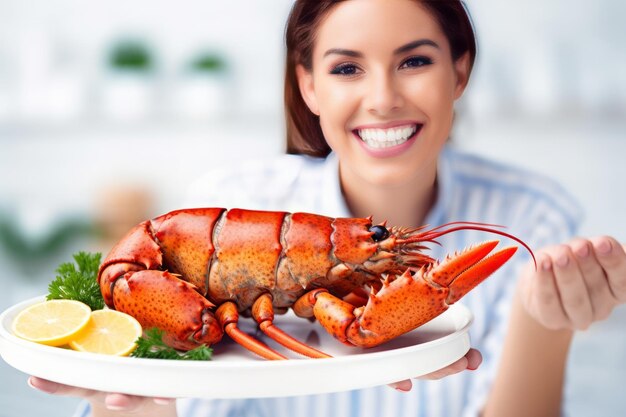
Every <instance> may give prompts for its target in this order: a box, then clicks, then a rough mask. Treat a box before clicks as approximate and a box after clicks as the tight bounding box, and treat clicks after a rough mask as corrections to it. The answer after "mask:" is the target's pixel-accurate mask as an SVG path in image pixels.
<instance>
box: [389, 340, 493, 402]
mask: <svg viewBox="0 0 626 417" xmlns="http://www.w3.org/2000/svg"><path fill="white" fill-rule="evenodd" d="M482 361H483V356H482V355H481V353H480V352H479V351H478V350H476V349H473V348H470V350H468V351H467V353H466V354H465V356H463V357H462V358H461V359H459V360H457V361H456V362H454V363H452V364H450V365H448V366H446V367H445V368H443V369H439V370H438V371H435V372H431V373H429V374H426V375H422V376H421V377H419V378H418V379H428V380H434V379H441V378H444V377H446V376H449V375H454V374H457V373H459V372H462V371H464V370H466V369H469V370H470V371H474V370H476V369H478V367H479V366H480V364H481V363H482ZM388 385H389V386H390V387H391V388H394V389H396V390H398V391H402V392H408V391H411V388H413V383H412V382H411V380H410V379H405V380H404V381H399V382H393V383H391V384H388Z"/></svg>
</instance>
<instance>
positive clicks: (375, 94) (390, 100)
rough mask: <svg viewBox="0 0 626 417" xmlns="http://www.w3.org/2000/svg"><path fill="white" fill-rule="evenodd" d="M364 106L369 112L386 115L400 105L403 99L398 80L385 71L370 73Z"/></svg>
mask: <svg viewBox="0 0 626 417" xmlns="http://www.w3.org/2000/svg"><path fill="white" fill-rule="evenodd" d="M369 81H370V82H369V83H368V84H367V92H366V96H365V106H366V109H367V111H368V112H369V113H370V114H374V115H378V116H386V115H388V114H391V113H393V112H394V111H395V110H397V109H399V108H400V107H402V105H403V104H404V99H403V97H402V90H401V88H400V86H399V82H398V80H397V79H396V78H395V77H393V76H392V75H390V74H388V73H387V72H383V71H381V72H379V73H370V80H369Z"/></svg>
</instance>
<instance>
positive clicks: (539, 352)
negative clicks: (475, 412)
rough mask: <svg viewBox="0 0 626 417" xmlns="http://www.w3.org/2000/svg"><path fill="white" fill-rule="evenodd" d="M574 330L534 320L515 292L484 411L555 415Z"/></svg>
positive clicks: (488, 413)
mask: <svg viewBox="0 0 626 417" xmlns="http://www.w3.org/2000/svg"><path fill="white" fill-rule="evenodd" d="M572 336H573V333H572V331H570V330H559V331H553V330H549V329H547V328H545V327H543V326H542V325H540V324H539V323H537V322H536V321H535V320H534V319H533V318H532V317H531V316H530V315H528V313H527V312H526V310H525V309H524V307H523V305H522V303H521V300H520V299H519V295H516V297H515V299H514V302H513V307H512V312H511V320H510V323H509V330H508V333H507V336H506V338H505V341H504V347H503V352H502V358H501V362H500V366H499V369H498V373H497V374H496V378H495V381H494V384H493V388H492V389H491V393H490V395H489V398H488V400H487V404H486V406H485V408H484V410H483V414H482V415H483V417H492V416H508V417H516V416H524V417H526V416H534V417H543V416H546V417H548V416H558V415H559V414H560V410H561V399H562V396H563V395H562V394H563V382H564V377H565V368H566V365H567V353H568V350H569V346H570V343H571V340H572Z"/></svg>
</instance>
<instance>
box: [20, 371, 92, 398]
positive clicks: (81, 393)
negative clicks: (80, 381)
mask: <svg viewBox="0 0 626 417" xmlns="http://www.w3.org/2000/svg"><path fill="white" fill-rule="evenodd" d="M28 385H30V387H31V388H35V389H37V390H39V391H43V392H45V393H47V394H54V395H63V396H68V397H79V398H85V399H88V398H90V397H92V396H94V395H95V394H96V391H92V390H89V389H85V388H78V387H72V386H70V385H63V384H59V383H58V382H53V381H48V380H47V379H43V378H37V377H36V376H31V377H30V378H28Z"/></svg>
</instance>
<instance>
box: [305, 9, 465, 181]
mask: <svg viewBox="0 0 626 417" xmlns="http://www.w3.org/2000/svg"><path fill="white" fill-rule="evenodd" d="M468 72H469V65H468V59H467V56H464V57H462V58H460V59H459V60H458V61H456V62H453V61H452V58H451V55H450V45H449V43H448V40H447V39H446V37H445V35H444V33H443V32H442V30H441V28H440V27H439V24H438V23H437V21H436V20H435V19H434V17H433V16H431V15H430V13H429V12H428V11H427V10H426V9H424V8H423V7H422V6H421V5H420V4H419V2H418V1H415V0H348V1H345V2H342V3H339V4H337V5H336V6H335V7H333V9H331V11H330V12H329V13H328V15H327V16H325V18H324V19H323V20H322V21H321V22H320V24H319V26H318V28H317V33H316V38H315V44H314V48H313V66H312V70H311V71H310V72H307V71H306V70H305V69H304V68H302V67H299V68H298V77H299V82H300V90H301V92H302V94H303V97H304V99H305V102H306V103H307V105H308V106H309V108H310V109H311V111H313V112H314V113H315V114H317V115H319V116H320V123H321V126H322V131H323V132H324V136H325V138H326V141H327V142H328V144H329V146H330V147H331V148H332V149H333V151H334V152H335V153H336V154H337V155H338V157H339V160H340V166H341V176H342V181H343V182H344V183H345V181H357V182H358V181H365V182H366V183H369V184H372V185H390V186H391V185H394V184H403V183H407V182H411V181H416V180H421V179H425V180H431V181H432V180H434V175H435V172H436V160H437V156H438V154H439V152H440V150H441V148H442V146H443V145H444V143H445V141H446V139H447V138H448V136H449V133H450V128H451V126H452V119H453V104H454V101H455V100H456V99H457V98H458V97H460V95H461V94H462V92H463V89H464V87H465V84H466V81H467V76H468Z"/></svg>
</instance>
